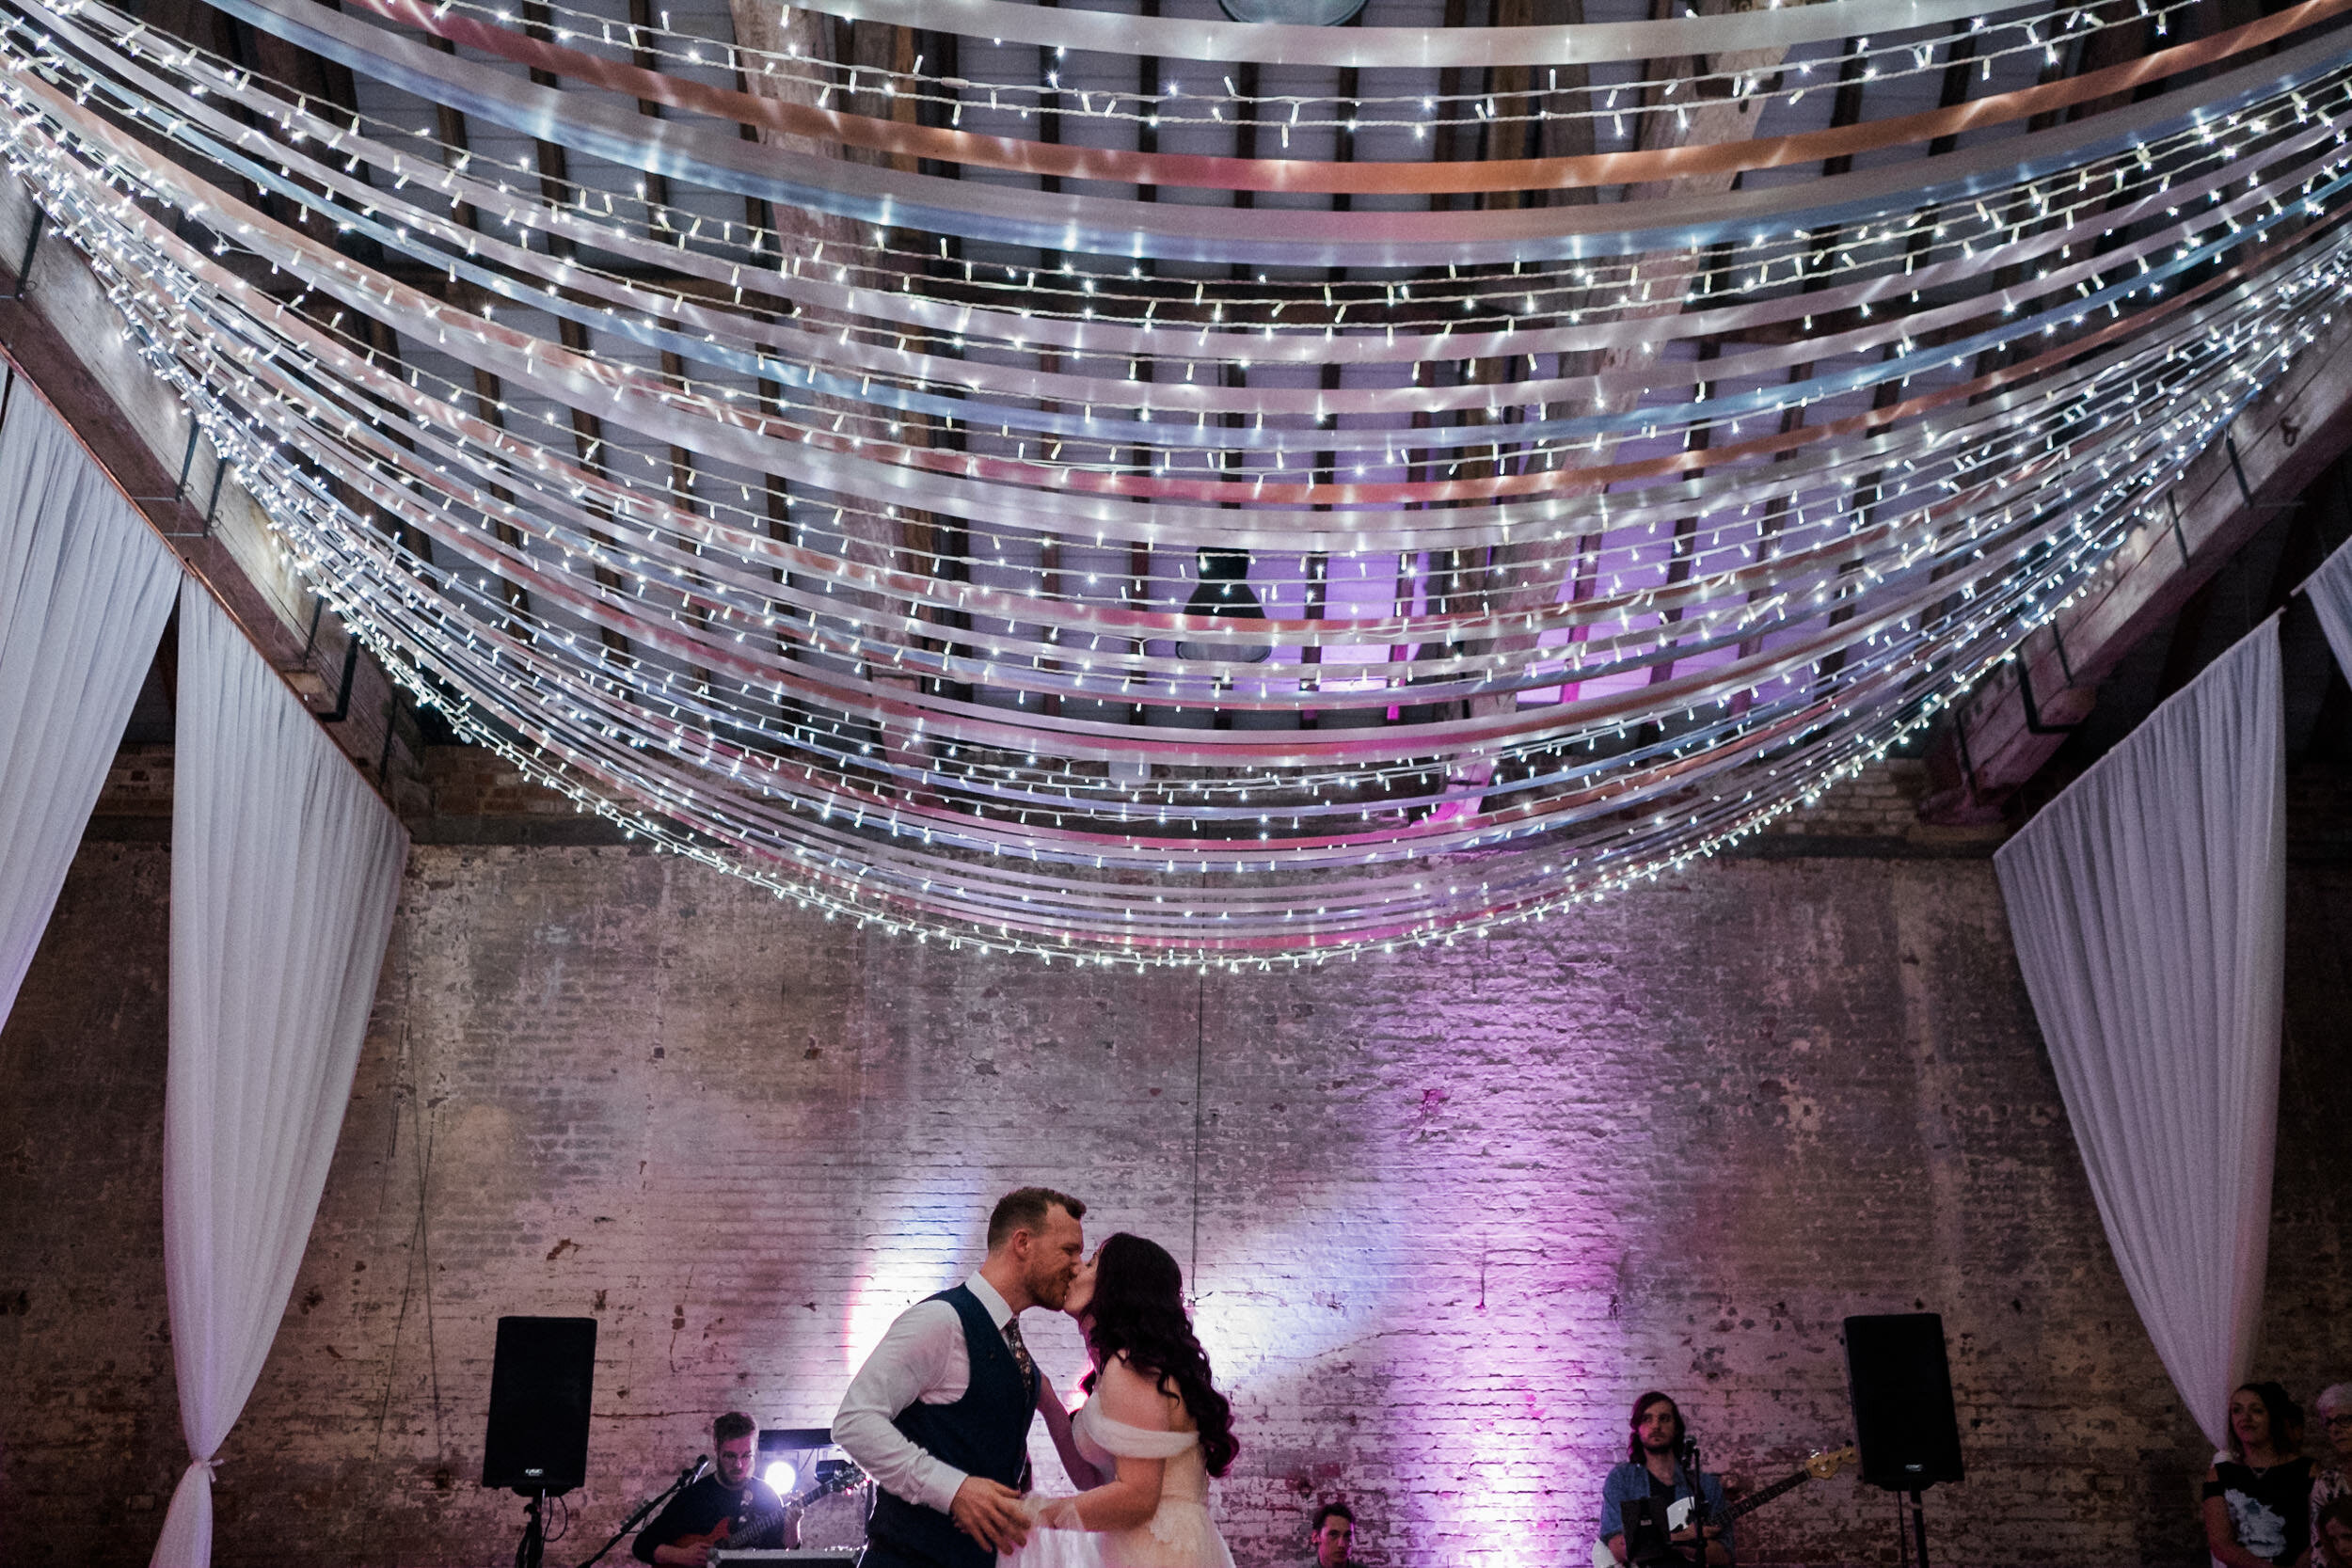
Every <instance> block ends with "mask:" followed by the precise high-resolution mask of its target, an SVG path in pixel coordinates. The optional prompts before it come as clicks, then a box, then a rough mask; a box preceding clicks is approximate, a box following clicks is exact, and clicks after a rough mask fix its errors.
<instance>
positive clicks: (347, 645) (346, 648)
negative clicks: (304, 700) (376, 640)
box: [319, 626, 359, 724]
mask: <svg viewBox="0 0 2352 1568" xmlns="http://www.w3.org/2000/svg"><path fill="white" fill-rule="evenodd" d="M343 635H344V637H345V638H346V639H347V641H345V642H344V643H343V684H342V689H341V690H339V691H337V692H336V693H335V707H334V711H332V712H330V713H322V714H320V715H319V722H320V723H322V724H340V723H342V721H344V720H346V719H348V718H350V717H351V677H352V676H353V675H355V674H357V673H358V672H359V634H358V632H356V631H353V630H352V629H351V628H350V627H349V626H345V627H344V628H343Z"/></svg>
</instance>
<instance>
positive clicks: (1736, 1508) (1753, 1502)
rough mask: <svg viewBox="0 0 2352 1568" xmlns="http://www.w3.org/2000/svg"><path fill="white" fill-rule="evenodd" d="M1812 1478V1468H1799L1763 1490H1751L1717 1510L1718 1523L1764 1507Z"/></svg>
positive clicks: (1716, 1518)
mask: <svg viewBox="0 0 2352 1568" xmlns="http://www.w3.org/2000/svg"><path fill="white" fill-rule="evenodd" d="M1812 1479H1813V1472H1812V1471H1810V1470H1799V1471H1798V1472H1797V1473H1796V1474H1795V1475H1793V1476H1783V1477H1781V1478H1780V1480H1778V1481H1774V1482H1772V1485H1770V1486H1767V1487H1765V1488H1764V1489H1763V1490H1762V1491H1760V1492H1751V1493H1749V1494H1748V1495H1747V1496H1746V1497H1742V1498H1740V1500H1739V1501H1738V1502H1736V1503H1731V1504H1728V1505H1726V1506H1725V1507H1723V1508H1720V1509H1718V1510H1716V1512H1715V1521H1716V1523H1718V1524H1722V1523H1725V1522H1727V1521H1729V1520H1732V1519H1737V1518H1738V1517H1740V1515H1741V1514H1742V1513H1748V1512H1749V1511H1751V1510H1753V1509H1758V1508H1762V1507H1763V1506H1764V1505H1765V1504H1766V1503H1768V1502H1771V1501H1772V1499H1773V1498H1774V1497H1779V1496H1780V1495H1781V1494H1782V1493H1784V1492H1793V1491H1795V1490H1796V1489H1797V1488H1798V1487H1800V1486H1803V1485H1804V1483H1805V1482H1806V1481H1811V1480H1812Z"/></svg>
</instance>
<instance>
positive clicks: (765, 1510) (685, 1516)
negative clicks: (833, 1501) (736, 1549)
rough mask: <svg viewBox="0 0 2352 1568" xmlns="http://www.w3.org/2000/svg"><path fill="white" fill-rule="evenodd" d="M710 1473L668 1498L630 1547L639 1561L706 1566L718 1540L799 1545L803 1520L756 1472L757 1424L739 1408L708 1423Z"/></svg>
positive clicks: (675, 1567) (679, 1567)
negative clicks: (667, 1503) (790, 1513)
mask: <svg viewBox="0 0 2352 1568" xmlns="http://www.w3.org/2000/svg"><path fill="white" fill-rule="evenodd" d="M710 1437H711V1451H712V1453H713V1454H714V1455H715V1456H716V1457H715V1459H714V1461H713V1463H712V1465H711V1467H710V1473H709V1474H708V1475H707V1476H705V1477H703V1478H702V1480H700V1481H696V1482H695V1483H694V1484H693V1485H691V1486H690V1487H688V1488H687V1489H686V1490H685V1491H683V1492H680V1493H679V1494H678V1495H677V1496H676V1497H672V1498H671V1499H670V1506H669V1507H667V1508H665V1509H663V1510H662V1511H661V1512H660V1513H659V1514H658V1515H656V1516H655V1518H654V1522H653V1523H652V1524H650V1525H647V1526H646V1527H645V1528H644V1529H642V1530H640V1531H639V1532H638V1534H637V1542H636V1544H634V1545H633V1546H631V1547H630V1548H629V1549H630V1550H631V1551H633V1552H635V1553H636V1554H637V1560H638V1561H640V1562H655V1563H660V1564H662V1565H663V1568H703V1564H704V1563H706V1562H707V1561H709V1560H710V1548H711V1546H712V1545H713V1544H715V1543H717V1542H720V1541H724V1542H726V1543H727V1544H730V1545H736V1546H797V1545H799V1544H801V1543H800V1521H799V1520H797V1519H794V1518H791V1517H789V1516H788V1515H787V1512H786V1509H785V1504H784V1499H783V1498H781V1497H777V1496H776V1494H775V1491H774V1489H773V1488H771V1487H770V1486H769V1484H768V1483H767V1482H766V1481H760V1480H757V1479H755V1477H754V1476H753V1475H752V1455H753V1452H754V1450H755V1448H756V1446H757V1443H758V1437H759V1427H758V1425H757V1424H756V1423H755V1422H754V1421H753V1419H752V1418H750V1417H749V1416H746V1415H744V1414H743V1413H742V1412H741V1411H739V1410H730V1411H728V1412H727V1413H726V1414H725V1415H723V1416H722V1417H720V1418H718V1419H717V1420H715V1421H713V1422H711V1423H710Z"/></svg>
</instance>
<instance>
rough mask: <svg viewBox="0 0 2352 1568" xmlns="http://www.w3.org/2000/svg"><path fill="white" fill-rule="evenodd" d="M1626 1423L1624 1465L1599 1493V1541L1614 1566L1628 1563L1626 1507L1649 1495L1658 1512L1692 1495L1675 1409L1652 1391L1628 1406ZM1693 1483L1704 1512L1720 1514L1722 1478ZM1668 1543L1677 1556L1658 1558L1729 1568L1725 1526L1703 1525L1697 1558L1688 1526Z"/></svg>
mask: <svg viewBox="0 0 2352 1568" xmlns="http://www.w3.org/2000/svg"><path fill="white" fill-rule="evenodd" d="M1632 1425H1633V1436H1632V1440H1631V1442H1629V1444H1628V1445H1627V1458H1626V1462H1625V1463H1624V1464H1622V1465H1618V1466H1617V1467H1616V1468H1615V1469H1613V1470H1612V1471H1610V1472H1609V1479H1608V1481H1606V1482H1605V1483H1603V1485H1602V1487H1601V1494H1600V1539H1601V1542H1602V1544H1605V1545H1606V1546H1607V1547H1608V1548H1609V1551H1610V1553H1611V1555H1612V1556H1613V1557H1614V1558H1615V1559H1616V1560H1617V1561H1619V1562H1628V1561H1630V1560H1631V1559H1630V1558H1629V1555H1628V1554H1627V1551H1626V1539H1625V1538H1626V1527H1625V1509H1626V1504H1628V1503H1629V1502H1631V1501H1634V1500H1635V1499H1637V1498H1645V1497H1654V1498H1656V1499H1657V1500H1658V1511H1659V1513H1661V1514H1662V1513H1664V1512H1665V1511H1666V1509H1667V1508H1669V1507H1670V1506H1672V1504H1673V1503H1674V1501H1675V1499H1677V1498H1678V1497H1690V1496H1691V1495H1692V1477H1691V1476H1690V1475H1689V1474H1688V1473H1686V1472H1685V1470H1684V1469H1683V1464H1682V1454H1683V1436H1684V1433H1683V1426H1682V1410H1681V1407H1680V1406H1678V1405H1677V1404H1676V1403H1675V1402H1674V1401H1673V1400H1672V1399H1670V1398H1668V1397H1667V1396H1666V1395H1664V1394H1661V1393H1659V1392H1657V1391H1655V1390H1652V1391H1651V1392H1649V1393H1646V1394H1644V1395H1643V1396H1642V1397H1641V1398H1640V1399H1638V1400H1635V1401H1634V1402H1633V1422H1632ZM1698 1484H1699V1486H1700V1487H1701V1488H1702V1489H1703V1491H1704V1496H1705V1497H1706V1499H1707V1506H1708V1512H1709V1513H1713V1514H1715V1515H1717V1516H1718V1517H1720V1516H1721V1515H1722V1513H1723V1512H1724V1481H1723V1478H1722V1477H1721V1476H1718V1475H1715V1474H1713V1473H1711V1472H1710V1473H1708V1474H1705V1475H1702V1476H1700V1477H1699V1478H1698ZM1672 1544H1673V1545H1674V1548H1675V1550H1676V1552H1677V1554H1678V1555H1677V1556H1676V1557H1673V1558H1667V1559H1661V1561H1679V1562H1688V1563H1695V1562H1699V1561H1702V1560H1703V1561H1705V1562H1707V1563H1708V1564H1710V1565H1711V1568H1729V1564H1730V1562H1731V1560H1732V1559H1731V1526H1730V1524H1729V1523H1728V1522H1725V1523H1723V1524H1710V1525H1708V1527H1707V1544H1706V1555H1705V1557H1704V1558H1703V1559H1702V1558H1700V1557H1698V1556H1697V1555H1695V1554H1696V1552H1697V1549H1698V1536H1697V1533H1696V1531H1694V1530H1693V1529H1692V1528H1690V1527H1688V1526H1686V1527H1684V1528H1682V1529H1679V1530H1677V1531H1676V1532H1675V1533H1674V1537H1673V1543H1672Z"/></svg>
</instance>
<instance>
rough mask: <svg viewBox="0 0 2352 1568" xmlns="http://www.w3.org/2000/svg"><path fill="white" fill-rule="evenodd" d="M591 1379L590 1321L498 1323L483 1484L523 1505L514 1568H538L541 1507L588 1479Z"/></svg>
mask: <svg viewBox="0 0 2352 1568" xmlns="http://www.w3.org/2000/svg"><path fill="white" fill-rule="evenodd" d="M595 1381H596V1319H594V1318H501V1319H500V1320H499V1332H498V1349H497V1353H496V1357H495V1359H494V1360H493V1361H492V1362H491V1365H490V1424H489V1430H488V1432H487V1433H485V1435H484V1437H483V1441H482V1484H483V1485H485V1486H495V1487H500V1488H511V1489H512V1490H513V1491H515V1492H516V1493H518V1494H520V1495H521V1496H523V1497H528V1498H529V1499H530V1506H529V1507H528V1508H527V1509H526V1510H525V1512H524V1522H523V1539H522V1544H520V1545H518V1546H516V1548H515V1568H539V1563H540V1559H541V1558H542V1556H543V1555H544V1554H545V1552H546V1550H547V1532H546V1529H545V1528H544V1522H543V1520H542V1518H541V1510H542V1508H543V1506H544V1505H545V1504H546V1502H547V1499H548V1498H549V1497H561V1496H563V1495H564V1493H566V1492H569V1491H571V1490H572V1489H573V1488H575V1487H577V1486H579V1485H580V1483H581V1482H583V1481H586V1480H587V1479H588V1399H589V1392H590V1389H591V1387H592V1386H593V1385H594V1383H595Z"/></svg>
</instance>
